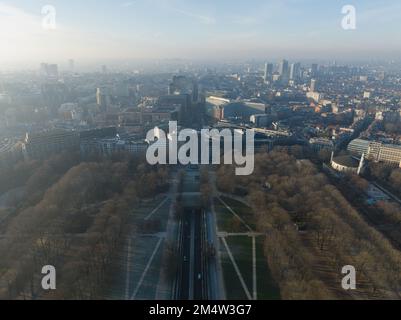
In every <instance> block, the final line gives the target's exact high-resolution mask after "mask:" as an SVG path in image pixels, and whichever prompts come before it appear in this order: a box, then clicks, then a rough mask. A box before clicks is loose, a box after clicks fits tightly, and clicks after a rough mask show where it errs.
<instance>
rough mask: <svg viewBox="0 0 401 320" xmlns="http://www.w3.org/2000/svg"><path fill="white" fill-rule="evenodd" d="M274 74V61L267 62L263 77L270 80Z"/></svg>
mask: <svg viewBox="0 0 401 320" xmlns="http://www.w3.org/2000/svg"><path fill="white" fill-rule="evenodd" d="M272 75H273V64H272V63H267V62H266V63H265V70H264V74H263V79H264V80H265V81H268V80H269V79H270V78H271V76H272Z"/></svg>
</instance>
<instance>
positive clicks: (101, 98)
mask: <svg viewBox="0 0 401 320" xmlns="http://www.w3.org/2000/svg"><path fill="white" fill-rule="evenodd" d="M96 104H97V105H98V106H99V107H101V109H102V110H103V111H106V110H107V108H108V107H109V105H110V96H109V93H108V89H107V88H97V89H96Z"/></svg>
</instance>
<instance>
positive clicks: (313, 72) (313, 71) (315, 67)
mask: <svg viewBox="0 0 401 320" xmlns="http://www.w3.org/2000/svg"><path fill="white" fill-rule="evenodd" d="M318 68H319V66H318V65H317V63H314V64H312V67H311V76H312V77H316V76H317V73H318Z"/></svg>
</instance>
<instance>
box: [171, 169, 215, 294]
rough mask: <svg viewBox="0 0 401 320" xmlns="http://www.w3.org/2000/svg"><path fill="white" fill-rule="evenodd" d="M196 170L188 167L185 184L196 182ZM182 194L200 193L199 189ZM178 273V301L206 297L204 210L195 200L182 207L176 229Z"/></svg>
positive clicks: (206, 272) (206, 264) (206, 273)
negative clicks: (178, 226) (182, 210)
mask: <svg viewBox="0 0 401 320" xmlns="http://www.w3.org/2000/svg"><path fill="white" fill-rule="evenodd" d="M195 176H196V172H194V171H192V172H191V171H190V170H187V175H186V177H185V179H187V181H186V183H187V184H188V182H189V183H196V184H199V180H198V179H195ZM183 191H184V193H183V194H182V195H183V197H185V196H194V195H196V196H200V195H199V192H190V193H187V192H185V190H183ZM179 234H180V237H179V239H180V240H179V241H180V243H179V249H178V252H179V255H178V257H179V268H178V269H179V272H178V276H177V280H176V281H177V285H176V288H177V289H176V290H177V292H176V298H177V299H180V300H204V299H207V298H208V289H207V284H208V281H207V279H208V271H207V269H208V263H207V257H206V256H205V252H206V250H205V249H204V248H205V244H206V230H205V214H204V212H203V209H202V208H201V207H200V206H199V205H198V204H197V203H196V201H195V202H194V204H193V205H186V206H185V207H184V214H183V217H182V219H181V223H180V230H179Z"/></svg>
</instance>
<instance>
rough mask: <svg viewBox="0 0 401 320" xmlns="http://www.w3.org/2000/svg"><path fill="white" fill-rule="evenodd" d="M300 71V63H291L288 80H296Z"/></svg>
mask: <svg viewBox="0 0 401 320" xmlns="http://www.w3.org/2000/svg"><path fill="white" fill-rule="evenodd" d="M300 72H301V64H300V63H299V62H297V63H292V64H291V67H290V80H298V79H299V76H300Z"/></svg>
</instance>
